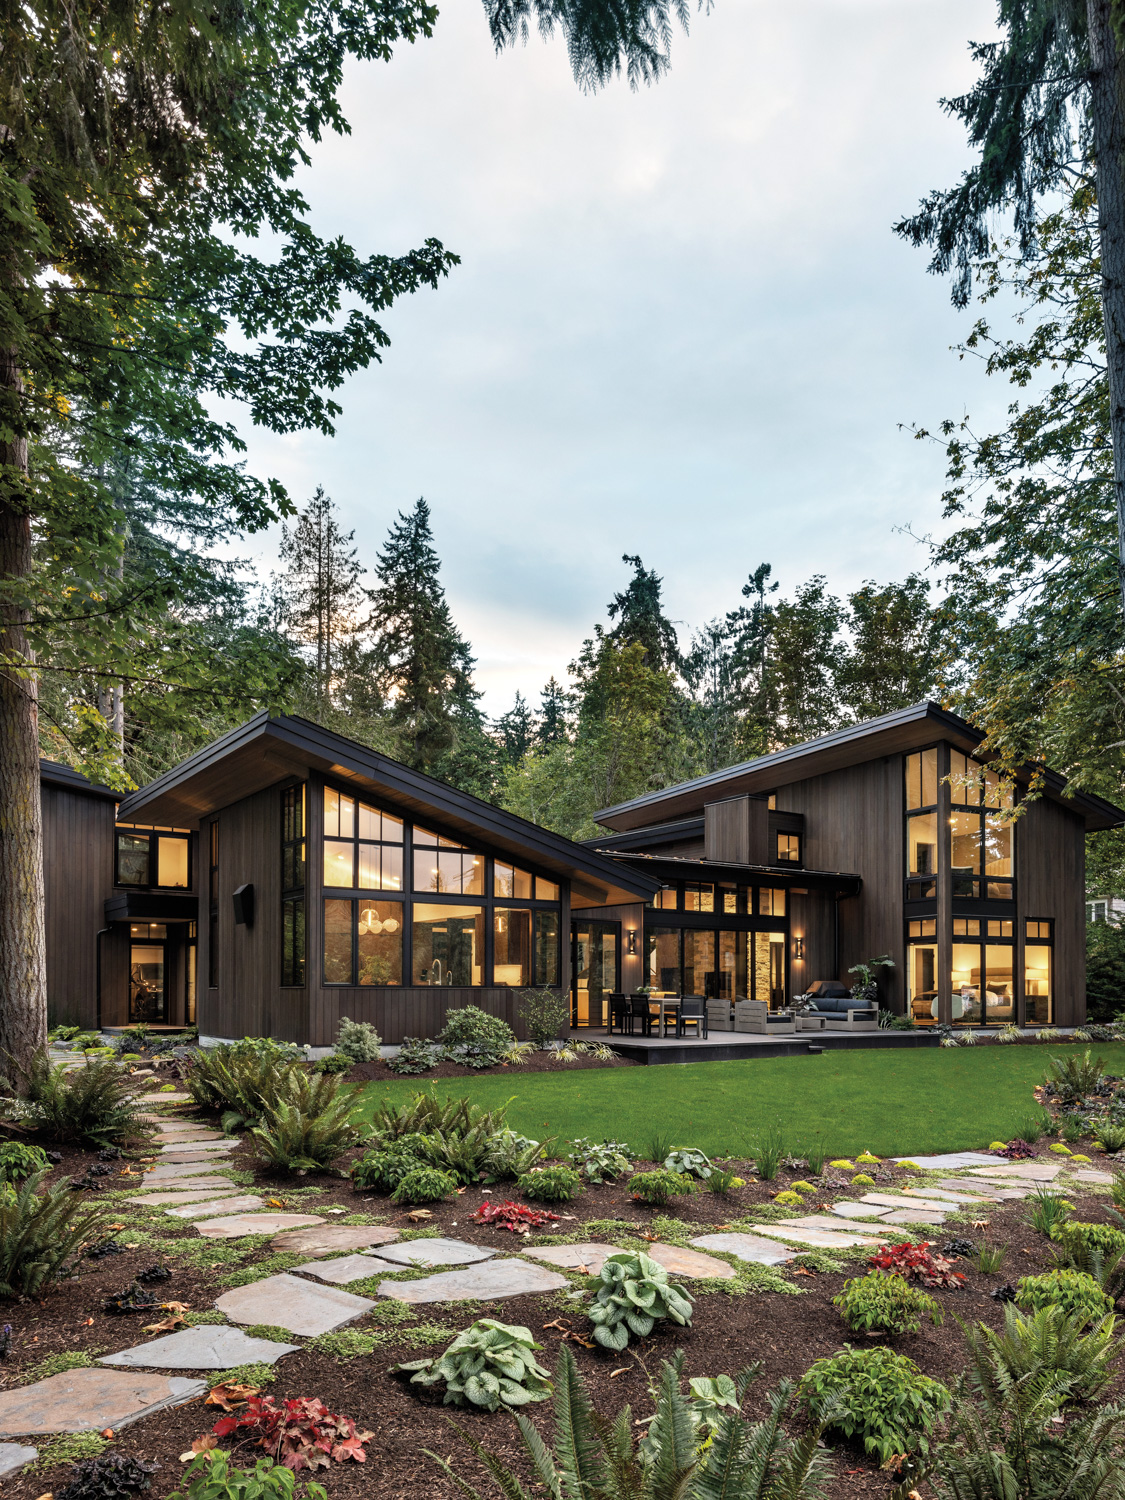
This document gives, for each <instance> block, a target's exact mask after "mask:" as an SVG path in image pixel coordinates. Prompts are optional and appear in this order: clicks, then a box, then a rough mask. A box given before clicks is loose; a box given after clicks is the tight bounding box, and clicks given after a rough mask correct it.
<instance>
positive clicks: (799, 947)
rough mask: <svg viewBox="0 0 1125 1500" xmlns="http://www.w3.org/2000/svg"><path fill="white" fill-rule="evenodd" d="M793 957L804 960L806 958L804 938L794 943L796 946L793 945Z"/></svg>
mask: <svg viewBox="0 0 1125 1500" xmlns="http://www.w3.org/2000/svg"><path fill="white" fill-rule="evenodd" d="M793 956H794V958H804V956H805V940H804V938H803V937H799V938H797V939H796V941H795V942H794V944H793Z"/></svg>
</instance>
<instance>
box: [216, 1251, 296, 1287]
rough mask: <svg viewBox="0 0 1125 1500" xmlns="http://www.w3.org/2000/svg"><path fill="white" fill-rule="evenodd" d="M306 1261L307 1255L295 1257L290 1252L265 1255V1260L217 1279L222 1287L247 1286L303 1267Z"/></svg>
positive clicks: (257, 1261)
mask: <svg viewBox="0 0 1125 1500" xmlns="http://www.w3.org/2000/svg"><path fill="white" fill-rule="evenodd" d="M307 1260H308V1256H307V1255H295V1254H293V1253H292V1252H291V1251H285V1252H280V1253H278V1254H277V1255H267V1256H266V1258H265V1260H256V1261H255V1262H254V1264H253V1265H250V1266H242V1267H240V1268H239V1269H238V1270H237V1271H228V1272H227V1274H226V1275H225V1276H220V1277H219V1282H220V1285H222V1286H249V1285H250V1283H251V1282H253V1281H262V1280H263V1279H264V1278H265V1277H267V1276H276V1275H277V1274H278V1273H279V1272H281V1271H291V1270H292V1269H293V1267H294V1266H300V1265H304V1264H305V1262H306V1261H307Z"/></svg>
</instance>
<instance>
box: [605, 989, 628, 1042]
mask: <svg viewBox="0 0 1125 1500" xmlns="http://www.w3.org/2000/svg"><path fill="white" fill-rule="evenodd" d="M606 1004H607V1009H608V1016H609V1024H608V1025H607V1027H606V1033H607V1035H609V1036H612V1035H613V1028H614V1027H615V1026H616V1027H617V1028H618V1030H619V1031H620V1032H621V1034H622V1036H624V1034H625V1026H626V1024H627V1022H628V1020H629V1001H628V1000H627V999H626V997H625V996H624V995H623V994H622V993H621V992H620V991H618V990H614V991H612V992H611V993H610V994H609V995H608V996H607V997H606Z"/></svg>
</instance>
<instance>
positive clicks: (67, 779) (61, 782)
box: [39, 760, 125, 802]
mask: <svg viewBox="0 0 1125 1500" xmlns="http://www.w3.org/2000/svg"><path fill="white" fill-rule="evenodd" d="M39 784H40V786H52V787H57V788H58V790H59V791H62V792H74V793H75V794H76V795H77V796H79V797H98V798H101V799H102V800H103V801H106V802H120V801H121V799H122V797H123V796H124V795H125V794H124V792H115V791H114V790H113V788H112V787H111V786H102V784H101V782H98V781H91V780H90V779H89V777H87V776H83V774H82V772H81V771H76V770H75V769H74V767H73V766H68V765H64V764H63V762H62V761H61V760H41V761H40V762H39Z"/></svg>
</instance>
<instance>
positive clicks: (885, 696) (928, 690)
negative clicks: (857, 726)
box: [838, 573, 940, 722]
mask: <svg viewBox="0 0 1125 1500" xmlns="http://www.w3.org/2000/svg"><path fill="white" fill-rule="evenodd" d="M846 618H847V625H848V629H849V632H850V635H851V644H850V646H849V648H848V649H847V651H846V654H845V655H844V658H843V660H842V662H841V663H840V667H839V673H838V688H839V695H840V702H841V705H842V707H843V708H844V710H845V711H846V712H847V713H848V714H850V715H851V717H852V718H854V719H855V720H856V721H857V722H860V721H862V720H864V719H873V718H875V717H876V716H877V715H878V714H889V713H892V712H893V711H894V710H895V709H896V708H908V707H909V706H910V705H911V704H912V703H920V702H921V701H922V700H923V699H925V698H928V697H931V696H932V695H933V693H934V692H935V684H936V682H937V679H938V675H939V649H940V631H939V617H938V614H937V612H936V611H934V610H933V609H931V607H930V585H929V583H928V582H927V581H926V580H925V579H924V578H922V577H921V576H920V575H919V574H917V573H911V575H910V576H909V578H907V579H906V580H905V581H904V582H903V583H889V584H887V585H886V586H885V587H883V588H880V587H879V586H878V585H877V584H875V583H874V582H872V581H871V580H868V581H867V582H866V583H864V585H863V587H862V588H859V589H857V590H856V591H855V593H853V594H849V595H848V610H847V616H846Z"/></svg>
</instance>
